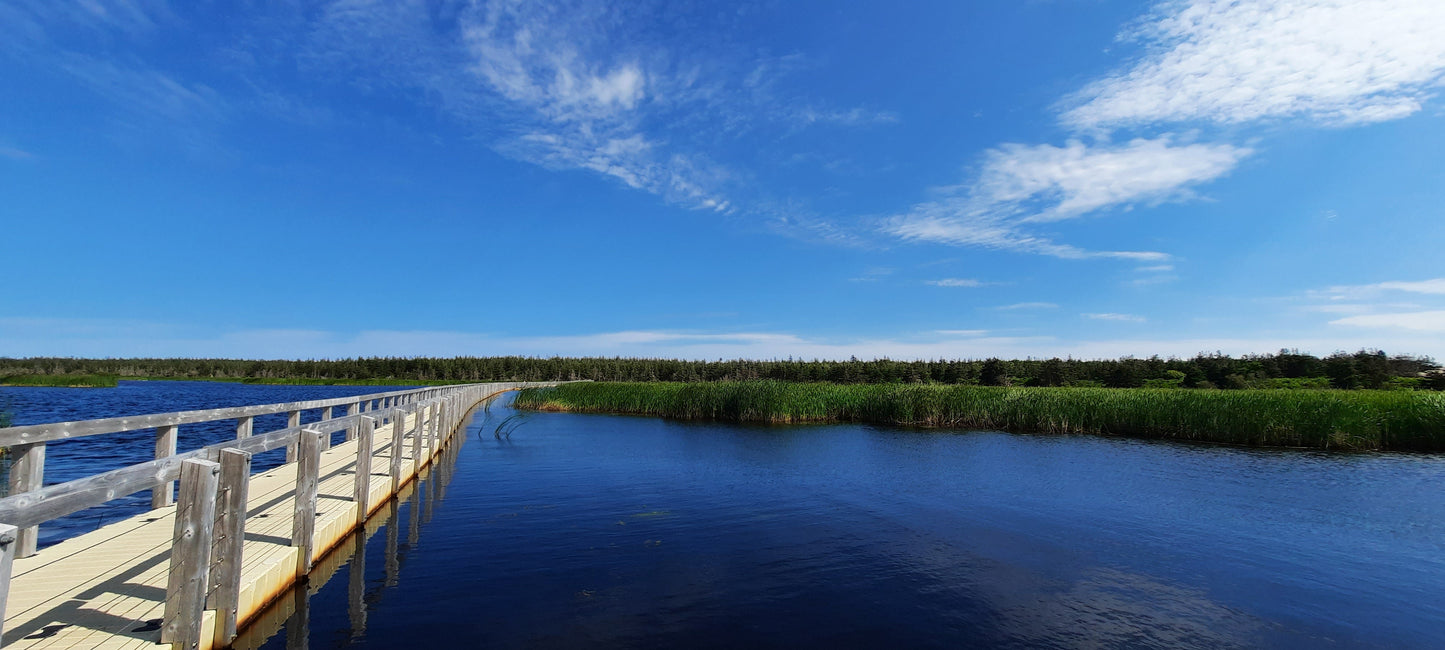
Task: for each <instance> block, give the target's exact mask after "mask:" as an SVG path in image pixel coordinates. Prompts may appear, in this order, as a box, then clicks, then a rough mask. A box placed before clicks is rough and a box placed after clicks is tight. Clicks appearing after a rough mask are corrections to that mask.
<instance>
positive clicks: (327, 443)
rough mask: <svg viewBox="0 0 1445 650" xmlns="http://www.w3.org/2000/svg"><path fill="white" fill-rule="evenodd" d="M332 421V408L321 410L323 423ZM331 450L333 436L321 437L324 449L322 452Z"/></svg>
mask: <svg viewBox="0 0 1445 650" xmlns="http://www.w3.org/2000/svg"><path fill="white" fill-rule="evenodd" d="M330 419H331V407H330V406H328V407H326V408H324V409H321V421H322V422H325V421H327V420H330ZM330 448H331V434H329V433H328V434H325V435H323V436H322V437H321V449H322V450H326V449H330Z"/></svg>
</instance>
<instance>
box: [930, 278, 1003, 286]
mask: <svg viewBox="0 0 1445 650" xmlns="http://www.w3.org/2000/svg"><path fill="white" fill-rule="evenodd" d="M924 284H931V285H933V286H935V287H967V288H974V287H983V286H987V285H989V284H991V283H989V282H984V281H982V280H975V279H973V278H940V279H938V280H925V281H924Z"/></svg>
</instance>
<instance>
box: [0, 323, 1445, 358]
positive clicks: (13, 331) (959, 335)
mask: <svg viewBox="0 0 1445 650" xmlns="http://www.w3.org/2000/svg"><path fill="white" fill-rule="evenodd" d="M1437 314H1438V315H1437V316H1434V318H1435V319H1436V321H1435V322H1436V323H1437V324H1442V323H1445V312H1438V313H1437ZM1414 331H1416V332H1418V333H1421V334H1422V335H1421V336H1418V337H1416V338H1409V337H1408V336H1395V337H1392V338H1391V339H1390V345H1391V346H1392V349H1408V350H1410V351H1412V352H1415V353H1423V354H1434V355H1439V354H1441V353H1442V352H1445V348H1442V345H1441V340H1442V339H1441V338H1440V337H1439V336H1438V335H1437V334H1436V332H1438V330H1436V329H1430V328H1424V327H1421V328H1416V329H1415V330H1414ZM1375 347H1379V340H1378V338H1374V337H1360V336H1352V335H1343V336H1338V335H1337V336H1327V337H1319V336H1316V337H1297V336H1291V337H1289V338H1267V337H1263V338H1198V339H1149V338H1139V339H1099V340H1081V341H1069V340H1062V339H1059V338H1056V337H1052V336H1021V337H1008V336H989V335H988V332H985V331H982V330H942V331H938V332H933V333H932V335H931V336H924V337H908V338H889V337H882V338H845V339H837V338H817V337H808V336H803V335H799V334H794V333H788V332H684V331H665V330H625V331H615V332H599V333H593V334H579V335H568V336H504V335H492V334H485V333H476V332H460V331H421V330H411V331H398V330H364V331H359V332H335V331H326V330H298V329H260V330H239V331H229V332H219V333H218V332H208V331H196V330H194V329H192V328H187V327H180V326H174V325H166V324H157V323H142V322H134V321H114V322H112V321H73V320H66V319H58V320H57V319H18V318H0V356H14V357H23V356H82V357H220V358H249V359H340V358H349V357H356V356H399V357H414V356H433V357H449V356H490V355H529V356H543V357H545V356H552V355H563V356H589V355H603V356H623V357H648V358H659V357H660V358H678V359H718V358H726V359H736V358H744V359H771V358H778V359H781V358H785V357H790V356H791V357H793V358H803V359H812V358H817V359H847V358H849V357H852V356H857V357H858V358H861V359H872V358H883V357H887V358H892V359H938V358H962V359H983V358H988V357H1001V358H1025V357H1034V358H1039V357H1052V356H1058V357H1073V358H1076V359H1101V358H1118V357H1121V356H1126V355H1133V356H1150V355H1155V354H1158V355H1165V356H1183V357H1188V356H1193V355H1195V354H1198V353H1200V352H1213V351H1221V352H1224V353H1227V354H1246V353H1263V352H1272V351H1275V350H1279V349H1281V348H1291V349H1300V350H1303V351H1306V352H1312V353H1315V354H1328V353H1330V352H1333V351H1335V350H1342V349H1345V350H1348V349H1363V348H1375Z"/></svg>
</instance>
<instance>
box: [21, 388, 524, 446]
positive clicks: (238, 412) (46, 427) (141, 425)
mask: <svg viewBox="0 0 1445 650" xmlns="http://www.w3.org/2000/svg"><path fill="white" fill-rule="evenodd" d="M484 383H505V382H484ZM477 385H481V384H480V383H478V384H456V385H451V386H427V387H424V388H417V389H410V390H401V391H390V392H386V393H373V394H370V395H355V396H352V397H334V398H330V399H319V400H308V401H304V402H283V403H278V404H260V405H255V406H233V407H226V408H218V409H206V410H202V411H177V412H174V413H156V414H152V415H131V416H122V417H115V418H102V419H98V420H76V421H72V422H55V423H51V424H27V425H21V426H12V427H8V428H5V429H0V447H10V446H14V445H28V444H34V443H37V442H48V441H52V440H68V439H70V438H81V437H85V436H94V435H101V434H106V433H118V432H121V431H135V430H138V429H150V428H154V427H161V426H176V425H181V424H195V423H197V422H212V421H215V420H232V419H236V418H244V417H254V416H257V415H271V414H274V413H287V412H290V411H307V410H312V409H321V408H328V407H335V406H345V405H348V404H356V403H359V402H367V401H373V400H378V399H387V398H391V397H402V396H406V395H415V394H417V393H425V392H437V391H444V390H448V389H454V388H465V387H467V386H477Z"/></svg>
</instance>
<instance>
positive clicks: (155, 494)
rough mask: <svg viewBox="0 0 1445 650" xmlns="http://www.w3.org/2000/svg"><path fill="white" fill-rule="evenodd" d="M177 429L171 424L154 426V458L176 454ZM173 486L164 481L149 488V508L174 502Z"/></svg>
mask: <svg viewBox="0 0 1445 650" xmlns="http://www.w3.org/2000/svg"><path fill="white" fill-rule="evenodd" d="M179 429H180V427H177V426H175V425H173V424H172V425H165V426H159V427H156V460H160V459H162V458H169V457H171V456H174V455H176V432H177V431H178V430H179ZM175 486H176V485H175V483H173V482H171V481H166V482H165V483H162V484H160V485H157V486H155V487H153V488H151V509H152V510H154V509H156V508H164V507H166V506H168V505H171V504H172V503H175V501H173V500H172V499H173V496H172V492H173V491H174V489H175Z"/></svg>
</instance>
